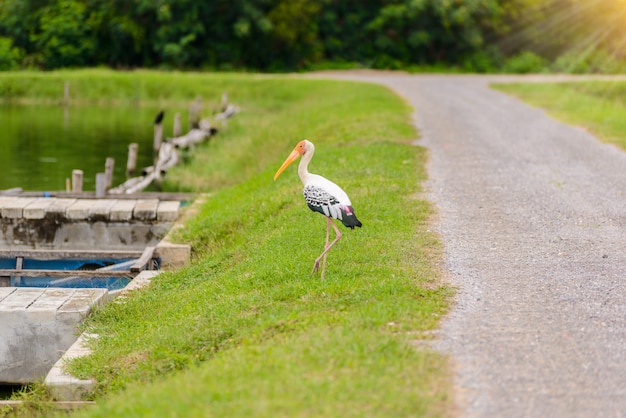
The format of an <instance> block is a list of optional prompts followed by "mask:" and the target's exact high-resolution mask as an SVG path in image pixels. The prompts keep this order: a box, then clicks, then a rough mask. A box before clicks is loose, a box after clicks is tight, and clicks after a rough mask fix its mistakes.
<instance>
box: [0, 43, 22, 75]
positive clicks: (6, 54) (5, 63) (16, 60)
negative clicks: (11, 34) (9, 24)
mask: <svg viewBox="0 0 626 418" xmlns="http://www.w3.org/2000/svg"><path fill="white" fill-rule="evenodd" d="M22 55H23V51H22V50H21V49H20V48H17V47H15V46H13V40H12V39H10V38H5V37H0V71H7V70H16V69H17V68H18V67H19V64H20V62H21V61H22Z"/></svg>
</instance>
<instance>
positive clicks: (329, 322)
mask: <svg viewBox="0 0 626 418" xmlns="http://www.w3.org/2000/svg"><path fill="white" fill-rule="evenodd" d="M14 77H18V76H14ZM35 77H41V78H46V79H47V78H54V77H56V81H55V83H56V84H57V87H55V88H54V89H52V87H45V88H44V87H43V86H40V85H39V84H40V83H41V84H42V85H45V84H46V83H47V81H46V82H43V81H36V82H31V84H32V89H30V88H29V90H28V92H29V93H28V95H26V96H24V97H22V98H17V99H16V98H14V99H13V100H19V101H28V100H31V99H32V97H42V96H40V94H41V93H40V92H42V91H44V90H45V89H47V90H45V91H53V94H51V95H50V97H51V99H50V100H55V99H54V97H56V96H58V92H59V90H58V80H63V79H65V78H67V79H70V81H71V83H72V91H73V92H74V94H75V95H76V96H77V97H79V100H78V101H79V102H80V101H84V100H88V101H89V100H94V101H98V102H107V101H108V100H109V99H113V100H114V101H124V100H132V99H133V97H134V96H135V95H136V94H137V93H136V92H137V91H139V93H138V95H139V97H140V100H142V101H145V100H150V101H159V102H160V103H162V104H163V105H172V106H175V105H178V104H180V103H181V102H182V103H187V101H188V100H189V99H190V98H195V97H196V96H197V95H201V96H202V97H203V98H205V99H215V100H216V101H217V100H218V99H219V96H220V95H221V93H222V92H223V91H228V93H229V97H230V99H231V101H232V102H233V103H236V104H238V105H240V106H241V107H242V112H241V113H240V114H239V115H237V116H236V117H235V118H234V119H233V120H231V121H230V122H229V124H228V126H227V128H226V129H224V130H223V131H222V132H221V133H220V134H219V135H218V136H217V137H215V139H213V140H212V141H211V142H210V143H208V144H206V145H203V146H200V147H198V148H196V150H195V152H194V154H193V157H191V158H190V160H189V161H188V163H187V164H186V165H184V166H181V167H178V168H176V169H175V170H173V171H172V172H171V173H168V180H167V187H168V188H169V189H172V190H186V191H190V190H191V191H204V192H211V197H210V198H208V199H207V200H206V202H205V203H204V204H203V205H202V206H201V207H200V210H199V212H198V213H197V214H196V215H195V216H193V217H192V218H191V219H190V220H189V221H187V222H186V225H185V227H184V228H183V229H182V230H180V231H179V232H178V233H177V235H176V237H177V239H178V240H179V241H180V242H186V243H190V244H191V245H192V246H193V260H192V263H191V264H190V265H189V266H188V267H186V268H183V269H182V270H180V271H175V272H166V273H164V274H161V275H160V276H159V277H158V278H157V279H156V280H154V282H153V283H152V285H151V286H150V287H149V288H147V289H144V290H141V291H138V292H136V293H134V294H133V295H132V297H130V298H128V299H125V300H124V301H123V302H122V303H112V304H109V305H108V306H105V307H104V308H103V309H101V310H99V311H98V312H97V313H96V314H95V315H93V316H92V317H91V318H90V319H89V320H88V322H87V324H86V326H85V329H86V330H87V331H89V332H92V333H95V334H98V335H99V336H100V337H99V338H98V339H97V340H96V341H93V349H94V352H93V354H92V355H91V356H89V357H87V358H85V359H82V360H80V361H77V362H74V363H73V364H72V366H71V368H72V370H73V371H74V372H75V373H77V374H78V375H79V376H81V377H95V378H96V379H97V382H98V386H97V388H96V390H95V392H94V393H93V398H94V399H96V400H97V403H98V404H97V406H96V407H93V408H88V409H84V410H82V411H79V412H77V415H79V416H106V417H109V416H124V417H132V416H186V417H187V416H229V417H238V416H242V417H243V416H245V417H248V416H341V417H349V416H394V417H396V416H440V415H446V413H447V411H449V407H450V386H449V376H448V369H447V364H446V359H445V358H444V357H442V356H441V355H439V354H436V353H434V352H433V351H431V350H430V349H428V348H427V345H425V344H422V343H420V341H423V340H425V339H429V338H430V337H429V331H430V330H432V329H434V328H435V327H436V326H437V323H438V320H439V318H440V317H441V315H442V314H444V313H445V311H446V308H447V303H448V298H449V296H450V294H451V291H450V289H449V288H447V287H445V286H442V285H441V283H440V282H439V273H438V271H437V268H436V264H437V258H438V252H439V244H438V242H437V238H436V237H435V236H434V234H433V233H431V232H430V231H429V230H428V222H429V217H430V216H431V207H430V205H429V203H428V202H427V201H425V200H424V199H423V198H422V197H421V195H420V192H421V186H420V183H421V182H422V181H423V180H424V179H425V176H426V174H425V170H424V164H425V160H426V153H425V151H424V149H422V148H420V147H415V146H412V145H410V143H411V142H412V141H413V140H414V139H415V137H416V136H417V134H416V132H415V131H414V128H413V127H412V126H411V124H410V116H409V115H410V109H409V108H408V107H407V106H406V104H404V103H403V102H402V101H401V100H400V99H399V98H398V97H396V96H394V95H392V94H391V93H390V92H389V91H387V90H386V89H385V88H383V87H380V86H375V85H367V84H357V83H347V82H335V81H328V80H326V81H315V80H303V79H297V78H291V77H287V76H282V77H277V76H255V75H201V74H176V73H174V74H169V73H167V74H165V73H154V72H142V73H111V72H106V71H80V72H66V73H52V74H45V75H40V74H36V75H35ZM1 83H2V81H0V85H2V84H1ZM4 86H6V84H4ZM80 86H84V87H80ZM15 88H18V87H15ZM81 88H85V89H89V93H87V92H85V93H84V94H83V93H81ZM91 89H93V90H91ZM61 91H62V90H61ZM31 95H32V97H31ZM44 96H45V95H44ZM45 97H48V96H45ZM103 97H109V99H107V100H103ZM166 109H167V107H166ZM303 138H308V139H310V140H311V141H313V142H314V143H315V144H316V146H317V151H316V155H315V158H314V159H313V162H312V164H311V167H310V169H311V171H312V172H317V173H320V174H323V175H325V176H327V177H329V178H331V179H333V180H335V181H337V182H338V183H339V184H340V185H341V186H342V187H343V188H344V189H345V190H346V191H347V192H348V194H349V195H350V196H351V199H352V202H353V205H354V207H355V210H356V213H357V215H358V216H359V218H360V219H361V221H362V222H363V224H364V226H363V228H362V229H359V230H355V231H350V230H347V229H345V228H344V229H343V232H344V238H343V239H342V241H341V242H340V243H339V244H337V245H336V246H335V248H333V250H332V251H331V252H330V254H329V256H328V263H327V271H326V279H325V280H324V281H321V280H320V279H319V277H318V276H313V277H311V276H310V272H311V268H312V265H313V260H314V259H315V257H316V256H317V255H318V254H319V253H320V252H321V250H322V248H323V241H324V234H325V221H324V218H323V217H321V216H320V215H319V214H314V213H313V212H311V211H309V209H308V208H307V207H306V204H305V203H304V200H303V198H302V195H301V190H302V185H301V183H300V180H299V179H298V177H297V174H296V168H295V167H291V168H290V169H289V170H288V171H287V172H285V173H284V174H283V175H282V176H281V177H280V178H279V179H278V181H276V182H274V181H273V180H272V176H273V174H274V172H275V171H276V169H277V168H278V166H279V165H280V163H281V162H282V161H283V159H284V158H285V157H286V156H287V154H288V153H289V152H290V151H291V149H292V148H293V146H294V145H295V144H296V142H297V141H298V140H300V139H303ZM342 228H343V227H342ZM40 391H41V388H38V389H36V393H39V392H40ZM30 398H36V396H34V395H30ZM44 398H45V396H44ZM40 400H41V398H40Z"/></svg>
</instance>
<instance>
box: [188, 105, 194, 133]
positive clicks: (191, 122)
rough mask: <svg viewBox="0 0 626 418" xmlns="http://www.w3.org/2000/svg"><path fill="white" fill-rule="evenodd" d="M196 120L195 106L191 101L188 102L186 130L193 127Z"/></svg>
mask: <svg viewBox="0 0 626 418" xmlns="http://www.w3.org/2000/svg"><path fill="white" fill-rule="evenodd" d="M195 122H196V106H195V104H194V103H193V102H191V103H190V104H189V127H188V128H187V130H189V131H191V130H192V129H193V128H194V124H195Z"/></svg>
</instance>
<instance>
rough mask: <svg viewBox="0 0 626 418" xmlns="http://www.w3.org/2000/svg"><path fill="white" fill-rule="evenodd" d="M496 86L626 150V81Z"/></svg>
mask: <svg viewBox="0 0 626 418" xmlns="http://www.w3.org/2000/svg"><path fill="white" fill-rule="evenodd" d="M493 87H495V88H496V89H498V90H501V91H504V92H506V93H509V94H512V95H514V96H517V97H519V98H520V99H522V100H524V101H526V102H528V103H530V104H531V105H533V106H537V107H541V108H543V109H546V111H547V112H548V113H549V114H550V115H552V116H553V117H555V118H556V119H559V120H561V121H563V122H565V123H568V124H571V125H576V126H580V127H582V128H584V129H586V130H588V131H589V132H591V133H593V134H594V135H596V136H598V137H599V138H600V139H602V140H603V141H605V142H608V143H611V144H615V145H617V146H619V147H621V148H624V149H626V82H620V81H594V82H573V83H527V84H521V83H519V84H496V85H494V86H493Z"/></svg>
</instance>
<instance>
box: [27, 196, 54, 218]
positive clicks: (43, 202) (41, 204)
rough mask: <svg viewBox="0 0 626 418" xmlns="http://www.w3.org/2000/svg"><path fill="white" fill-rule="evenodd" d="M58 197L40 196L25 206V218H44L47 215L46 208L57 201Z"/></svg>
mask: <svg viewBox="0 0 626 418" xmlns="http://www.w3.org/2000/svg"><path fill="white" fill-rule="evenodd" d="M56 200H57V199H56V198H54V197H52V198H49V197H40V198H37V199H35V200H34V201H33V202H32V203H31V204H30V205H28V206H26V207H25V208H24V213H23V216H24V218H25V219H43V218H44V217H45V216H46V208H48V207H49V206H51V205H52V204H54V203H55V202H56Z"/></svg>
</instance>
